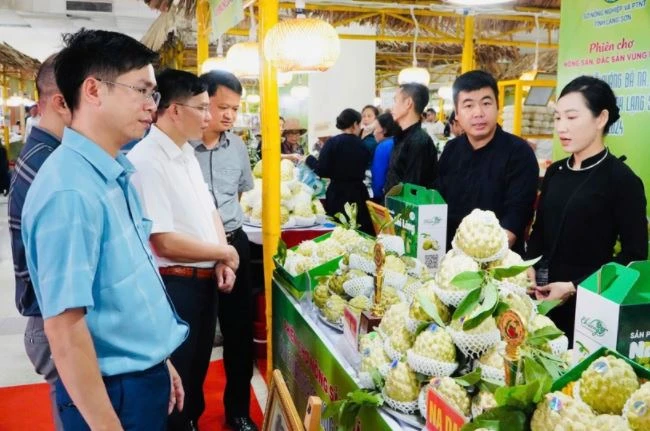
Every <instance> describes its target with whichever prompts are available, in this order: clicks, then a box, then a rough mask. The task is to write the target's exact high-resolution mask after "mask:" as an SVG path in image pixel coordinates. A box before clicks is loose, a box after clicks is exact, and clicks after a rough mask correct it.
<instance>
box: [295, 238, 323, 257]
mask: <svg viewBox="0 0 650 431" xmlns="http://www.w3.org/2000/svg"><path fill="white" fill-rule="evenodd" d="M317 248H318V245H317V244H316V243H315V242H314V241H313V240H311V239H310V240H307V241H303V242H301V243H300V245H299V246H298V248H297V249H296V253H298V254H302V255H303V256H312V255H313V254H315V253H316V249H317Z"/></svg>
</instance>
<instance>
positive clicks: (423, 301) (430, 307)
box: [418, 292, 445, 328]
mask: <svg viewBox="0 0 650 431" xmlns="http://www.w3.org/2000/svg"><path fill="white" fill-rule="evenodd" d="M418 302H419V303H420V307H422V309H423V310H424V312H425V313H427V315H428V316H429V317H431V318H432V319H433V321H434V322H436V325H438V326H440V327H442V328H444V327H445V323H444V322H443V320H442V318H441V317H440V314H439V313H438V307H436V304H434V303H433V302H432V301H431V300H430V299H429V298H427V296H426V295H425V294H424V292H418ZM427 326H428V325H427Z"/></svg>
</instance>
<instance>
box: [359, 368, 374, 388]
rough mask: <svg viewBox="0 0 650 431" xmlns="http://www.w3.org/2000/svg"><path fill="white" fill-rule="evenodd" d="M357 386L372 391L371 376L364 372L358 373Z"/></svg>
mask: <svg viewBox="0 0 650 431" xmlns="http://www.w3.org/2000/svg"><path fill="white" fill-rule="evenodd" d="M357 377H358V378H359V386H360V387H361V388H362V389H374V387H375V382H373V381H372V375H371V374H370V373H368V372H366V371H359V375H358V376H357Z"/></svg>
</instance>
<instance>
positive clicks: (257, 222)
mask: <svg viewBox="0 0 650 431" xmlns="http://www.w3.org/2000/svg"><path fill="white" fill-rule="evenodd" d="M248 222H249V223H250V224H252V225H256V226H262V220H261V219H258V218H255V217H253V216H250V218H249V219H248Z"/></svg>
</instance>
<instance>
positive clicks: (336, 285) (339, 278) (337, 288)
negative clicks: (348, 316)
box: [327, 273, 347, 295]
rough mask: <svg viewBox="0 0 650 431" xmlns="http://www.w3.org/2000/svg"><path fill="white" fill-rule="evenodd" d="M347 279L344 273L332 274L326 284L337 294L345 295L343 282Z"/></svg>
mask: <svg viewBox="0 0 650 431" xmlns="http://www.w3.org/2000/svg"><path fill="white" fill-rule="evenodd" d="M346 280H347V273H346V274H334V275H333V276H331V277H330V279H329V281H328V283H327V285H328V287H329V288H330V290H331V291H332V292H333V293H335V294H337V295H345V290H343V283H345V281H346Z"/></svg>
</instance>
